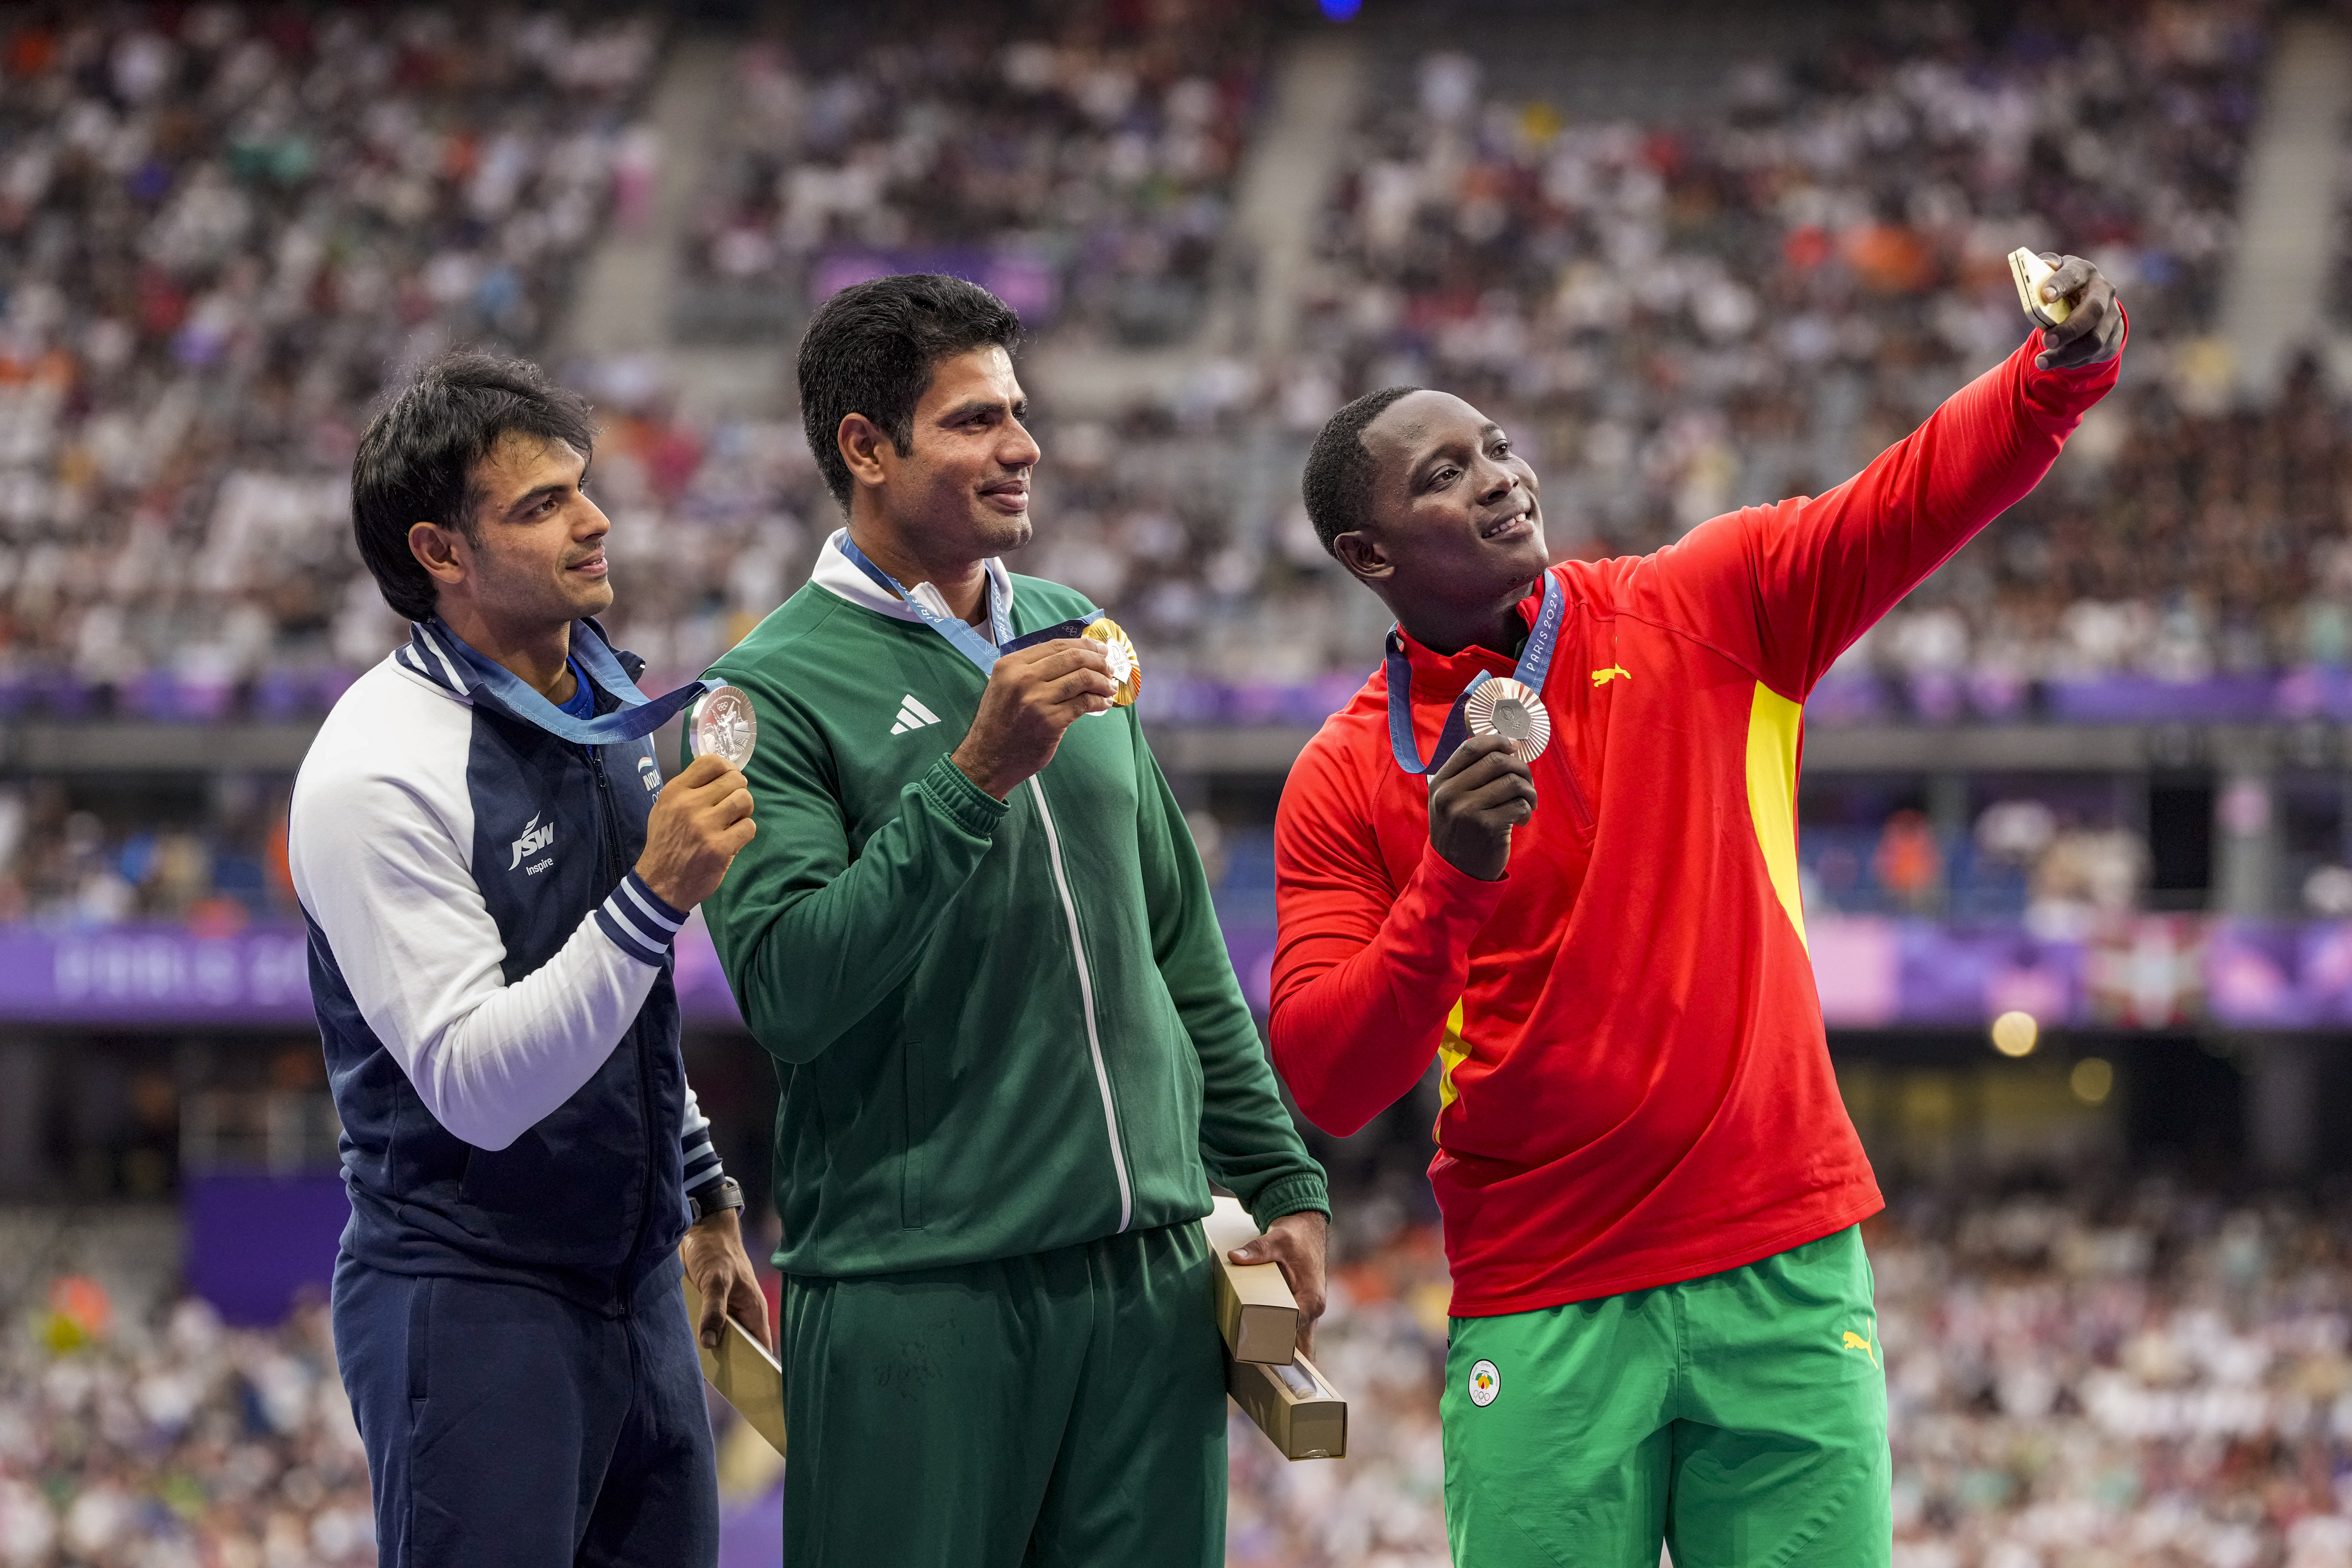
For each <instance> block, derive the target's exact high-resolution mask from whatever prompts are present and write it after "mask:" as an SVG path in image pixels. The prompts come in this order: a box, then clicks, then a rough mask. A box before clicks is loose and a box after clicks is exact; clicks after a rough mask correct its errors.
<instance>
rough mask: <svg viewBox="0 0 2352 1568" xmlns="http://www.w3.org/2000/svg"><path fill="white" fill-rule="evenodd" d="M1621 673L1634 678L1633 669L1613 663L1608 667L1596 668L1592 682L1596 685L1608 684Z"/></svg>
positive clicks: (1625, 676)
mask: <svg viewBox="0 0 2352 1568" xmlns="http://www.w3.org/2000/svg"><path fill="white" fill-rule="evenodd" d="M1621 675H1622V676H1623V677H1624V678H1625V679H1628V680H1631V679H1633V671H1632V670H1630V669H1628V668H1625V667H1624V666H1623V665H1622V664H1612V665H1611V666H1610V667H1609V668H1606V669H1596V670H1594V671H1593V672H1592V684H1593V685H1595V686H1606V685H1608V684H1609V683H1610V682H1611V681H1612V680H1614V679H1617V678H1618V677H1619V676H1621Z"/></svg>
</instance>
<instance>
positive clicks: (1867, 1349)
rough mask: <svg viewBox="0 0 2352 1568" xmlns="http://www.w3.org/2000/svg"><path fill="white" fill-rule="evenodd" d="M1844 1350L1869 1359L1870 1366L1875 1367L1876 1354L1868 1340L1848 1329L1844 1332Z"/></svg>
mask: <svg viewBox="0 0 2352 1568" xmlns="http://www.w3.org/2000/svg"><path fill="white" fill-rule="evenodd" d="M1845 1348H1846V1349H1847V1350H1850V1351H1860V1352H1862V1353H1863V1354H1864V1355H1866V1356H1868V1357H1869V1358H1870V1364H1871V1365H1873V1366H1876V1365H1877V1364H1878V1352H1876V1351H1875V1350H1874V1349H1872V1348H1871V1344H1870V1342H1869V1341H1868V1340H1866V1339H1864V1338H1863V1337H1862V1336H1861V1335H1860V1334H1857V1333H1855V1332H1854V1331H1853V1330H1852V1329H1848V1330H1847V1331H1845Z"/></svg>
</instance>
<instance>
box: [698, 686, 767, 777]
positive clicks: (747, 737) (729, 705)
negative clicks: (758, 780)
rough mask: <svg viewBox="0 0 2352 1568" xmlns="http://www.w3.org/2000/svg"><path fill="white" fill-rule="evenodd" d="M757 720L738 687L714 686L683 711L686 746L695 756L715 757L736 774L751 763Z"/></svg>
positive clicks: (758, 728)
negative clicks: (746, 764)
mask: <svg viewBox="0 0 2352 1568" xmlns="http://www.w3.org/2000/svg"><path fill="white" fill-rule="evenodd" d="M759 738H760V721H759V720H758V719H757V718H755V717H754V716H753V715H752V712H751V699H750V698H749V697H746V696H745V695H744V694H743V692H742V689H740V687H734V686H714V687H712V688H711V689H709V690H708V691H706V692H704V693H703V694H702V695H701V696H699V697H698V698H696V699H695V700H694V704H693V706H691V707H689V708H688V710H686V743H687V745H688V749H690V750H691V751H692V752H694V754H695V755H696V756H698V757H699V756H704V755H711V756H716V757H718V758H719V760H720V761H721V762H724V763H726V764H727V765H728V766H729V767H730V768H733V769H735V770H736V771H737V772H738V773H740V772H741V771H742V768H743V764H744V763H748V762H750V761H751V747H752V745H753V744H754V743H755V742H757V741H758V740H759Z"/></svg>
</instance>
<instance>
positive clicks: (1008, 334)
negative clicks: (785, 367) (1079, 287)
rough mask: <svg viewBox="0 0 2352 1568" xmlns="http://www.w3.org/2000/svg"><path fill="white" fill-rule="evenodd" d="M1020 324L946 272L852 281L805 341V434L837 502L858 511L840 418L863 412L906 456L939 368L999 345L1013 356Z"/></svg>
mask: <svg viewBox="0 0 2352 1568" xmlns="http://www.w3.org/2000/svg"><path fill="white" fill-rule="evenodd" d="M1020 343H1021V318H1020V316H1019V315H1018V314H1016V313H1015V312H1014V310H1013V307H1012V306H1010V305H1008V304H1006V303H1005V302H1004V301H1003V300H1000V299H998V298H997V297H996V296H995V295H993V294H992V293H990V292H989V291H988V290H987V289H983V288H982V287H981V286H980V285H979V284H977V283H967V282H965V281H964V280H963V279H961V278H949V277H946V276H944V275H942V274H940V273H937V272H902V273H899V274H898V276H896V277H892V278H877V279H873V280H872V281H871V282H866V283H853V284H851V285H850V286H849V287H848V288H846V289H843V290H842V291H841V292H840V293H838V294H835V296H834V297H833V298H832V299H830V300H826V301H825V302H824V304H823V305H821V306H819V307H818V308H817V312H816V314H815V315H814V317H812V318H811V319H810V321H809V324H808V331H807V333H806V335H804V336H803V338H802V339H801V356H800V367H799V368H800V382H801V428H802V429H803V430H804V431H806V432H807V434H808V444H809V451H810V453H811V454H812V455H813V456H814V457H815V458H816V466H817V469H818V471H819V472H821V473H823V474H824V484H825V488H826V489H829V490H831V491H832V492H833V499H834V500H836V501H839V502H840V503H841V507H842V510H844V511H846V510H849V490H850V485H849V465H848V464H847V463H845V462H843V461H842V460H841V447H840V446H839V444H838V442H837V439H836V437H837V435H838V433H839V431H840V429H841V422H842V421H843V420H844V419H845V418H847V417H848V416H851V415H853V414H863V415H864V416H866V417H867V418H868V419H871V420H872V421H874V423H875V424H877V425H878V426H881V427H882V429H883V430H884V431H885V432H886V433H887V435H888V436H889V437H890V445H891V446H893V447H897V448H898V455H899V456H900V457H902V458H903V457H905V456H906V455H907V453H908V450H909V449H911V447H912V446H913V444H914V439H915V405H916V404H918V403H919V402H921V401H922V398H923V392H924V389H925V388H927V387H929V385H930V384H931V373H932V372H933V371H934V370H936V369H938V368H939V363H940V361H941V360H943V359H949V358H951V357H953V356H954V355H956V354H960V353H969V352H971V350H973V349H977V348H986V347H988V346H990V345H992V344H993V345H994V346H995V347H997V348H1001V349H1003V351H1004V352H1005V353H1012V352H1013V350H1014V349H1015V348H1018V347H1019V346H1020Z"/></svg>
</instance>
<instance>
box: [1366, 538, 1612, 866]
mask: <svg viewBox="0 0 2352 1568" xmlns="http://www.w3.org/2000/svg"><path fill="white" fill-rule="evenodd" d="M1567 608H1568V601H1567V595H1565V594H1564V593H1563V592H1562V590H1561V588H1560V585H1559V579H1558V578H1557V577H1554V576H1552V575H1551V574H1549V573H1547V574H1545V575H1544V580H1543V605H1542V607H1541V608H1539V609H1538V611H1537V612H1536V618H1535V624H1534V625H1533V626H1529V627H1528V641H1527V646H1526V647H1525V648H1523V649H1521V650H1520V654H1519V662H1518V664H1517V666H1516V667H1515V668H1513V669H1512V671H1511V673H1510V675H1509V676H1508V677H1504V676H1496V675H1489V676H1486V677H1485V678H1483V679H1480V680H1479V682H1478V683H1477V684H1476V685H1475V686H1473V687H1471V688H1470V689H1468V690H1466V691H1465V692H1464V693H1463V694H1462V695H1461V696H1460V697H1458V698H1456V699H1455V700H1454V710H1453V711H1452V712H1450V713H1448V714H1447V715H1446V717H1445V727H1444V729H1443V730H1441V731H1438V736H1437V750H1436V752H1434V753H1433V755H1430V756H1428V757H1423V755H1422V754H1421V742H1420V739H1419V737H1417V736H1416V735H1415V734H1414V733H1413V727H1412V661H1411V660H1409V659H1408V658H1406V657H1405V651H1404V638H1403V634H1402V632H1401V631H1391V633H1390V634H1389V647H1388V661H1387V679H1388V697H1389V744H1390V747H1391V750H1392V751H1394V752H1395V753H1396V761H1397V766H1398V767H1400V768H1402V770H1403V771H1404V772H1406V773H1413V774H1418V775H1420V776H1422V777H1423V778H1426V779H1427V780H1428V781H1429V842H1430V845H1431V847H1433V848H1434V849H1435V850H1436V851H1437V852H1438V854H1440V855H1441V856H1443V857H1444V858H1445V859H1446V860H1447V861H1449V862H1451V863H1452V864H1453V866H1454V868H1456V869H1457V870H1461V871H1464V872H1466V873H1468V874H1469V875H1471V876H1473V877H1476V878H1479V879H1482V880H1485V881H1489V882H1491V881H1493V880H1495V879H1496V878H1498V877H1500V876H1502V874H1503V872H1504V870H1505V868H1507V866H1508V865H1509V863H1510V858H1511V829H1512V828H1514V827H1517V826H1523V825H1524V824H1526V823H1527V822H1528V820H1529V819H1531V818H1532V817H1533V816H1535V810H1536V785H1535V776H1534V774H1533V773H1530V772H1529V771H1528V767H1529V764H1530V763H1533V762H1534V761H1535V760H1536V758H1538V757H1539V756H1541V755H1542V754H1543V751H1544V748H1545V747H1546V746H1548V745H1549V744H1550V743H1551V715H1550V714H1549V713H1548V712H1546V711H1545V710H1544V705H1543V699H1542V698H1541V697H1540V696H1538V692H1539V691H1541V690H1542V689H1543V682H1544V677H1545V675H1546V674H1548V673H1549V671H1550V668H1551V655H1552V647H1553V645H1554V644H1555V643H1556V642H1557V641H1558V640H1559V626H1560V622H1561V620H1562V618H1563V617H1564V616H1566V614H1567Z"/></svg>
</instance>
